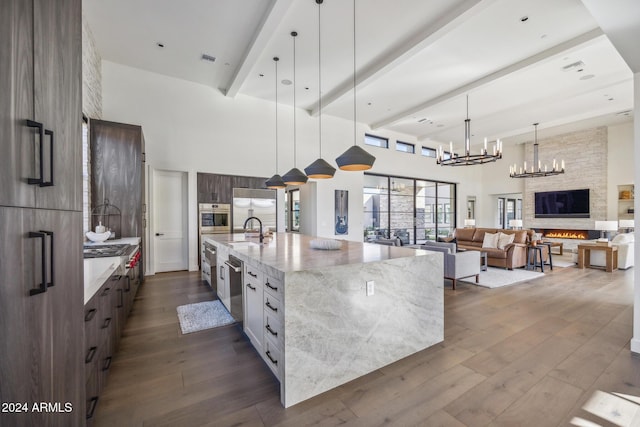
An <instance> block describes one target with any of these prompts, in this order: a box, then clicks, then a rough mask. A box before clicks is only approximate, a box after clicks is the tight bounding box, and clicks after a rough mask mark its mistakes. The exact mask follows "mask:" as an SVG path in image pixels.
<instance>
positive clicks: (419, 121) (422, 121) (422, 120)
mask: <svg viewBox="0 0 640 427" xmlns="http://www.w3.org/2000/svg"><path fill="white" fill-rule="evenodd" d="M426 121H427V119H420V120H418V123H424V122H426Z"/></svg>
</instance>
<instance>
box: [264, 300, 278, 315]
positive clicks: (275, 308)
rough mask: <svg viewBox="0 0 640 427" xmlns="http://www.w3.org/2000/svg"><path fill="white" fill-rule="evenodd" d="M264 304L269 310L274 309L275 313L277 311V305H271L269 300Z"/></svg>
mask: <svg viewBox="0 0 640 427" xmlns="http://www.w3.org/2000/svg"><path fill="white" fill-rule="evenodd" d="M264 305H266V306H267V307H269V308H270V309H271V310H273V311H275V312H276V313H277V312H278V307H274V306H272V305H271V303H270V302H269V301H267V302H266V303H265V304H264Z"/></svg>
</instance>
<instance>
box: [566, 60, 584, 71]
mask: <svg viewBox="0 0 640 427" xmlns="http://www.w3.org/2000/svg"><path fill="white" fill-rule="evenodd" d="M574 68H575V69H577V70H578V71H582V70H583V69H584V62H582V61H576V62H573V63H571V64H567V65H565V66H564V67H562V71H571V70H573V69H574Z"/></svg>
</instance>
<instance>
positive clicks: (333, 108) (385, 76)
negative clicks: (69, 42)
mask: <svg viewBox="0 0 640 427" xmlns="http://www.w3.org/2000/svg"><path fill="white" fill-rule="evenodd" d="M616 1H620V0H616ZM625 1H628V0H625ZM631 1H633V0H631ZM83 7H84V14H85V16H86V18H87V20H88V22H89V25H90V27H91V29H92V32H93V35H94V38H95V41H96V44H97V46H98V50H99V51H100V54H101V56H102V58H103V59H105V60H109V61H113V62H117V63H121V64H125V65H129V66H133V67H137V68H141V69H145V70H149V71H153V72H156V73H160V74H165V75H169V76H173V77H178V78H182V79H185V80H190V81H194V82H197V83H201V84H204V85H208V86H212V87H215V88H219V89H220V90H221V91H222V92H223V93H225V94H226V95H227V96H232V97H233V96H237V95H238V94H241V95H246V96H252V97H258V98H264V99H267V100H270V101H273V100H274V98H275V76H274V61H273V59H272V58H273V57H274V56H278V57H279V58H280V61H279V65H278V67H279V68H278V74H279V76H278V77H279V80H284V79H289V80H293V60H292V58H293V41H292V37H291V36H290V32H291V31H292V30H296V31H297V32H298V33H299V35H298V37H296V80H297V81H296V83H295V86H296V103H297V106H298V107H302V108H306V109H307V110H309V112H310V114H317V111H318V69H319V66H318V8H319V7H320V12H321V23H322V26H321V40H320V41H321V52H322V57H321V61H322V62H321V65H322V67H321V71H322V91H323V97H322V98H323V100H322V104H323V108H322V114H326V115H334V116H339V117H343V118H346V119H348V120H353V114H354V97H353V66H354V51H353V31H354V28H353V24H354V13H353V2H352V1H347V0H324V3H323V4H322V5H321V6H318V5H317V4H316V2H315V0H296V1H293V0H188V1H175V0H110V1H103V0H83ZM524 17H527V18H528V19H526V20H524V21H523V18H524ZM355 22H356V56H355V60H356V67H357V80H358V85H357V92H356V94H357V96H356V100H357V120H358V121H359V122H364V123H367V124H368V125H369V126H370V127H371V128H372V130H373V132H375V130H376V129H379V128H384V129H390V130H393V131H397V132H402V133H405V134H409V135H414V136H415V137H417V138H418V139H419V140H420V141H425V142H428V141H435V142H448V141H449V140H453V141H454V145H455V144H456V143H460V144H462V139H463V134H464V130H463V129H464V127H463V124H464V119H465V116H466V104H465V103H466V100H465V99H466V96H467V95H468V96H469V117H470V118H471V130H472V133H473V134H474V135H475V137H474V139H473V141H474V142H475V143H479V142H480V141H481V139H482V137H485V136H486V137H489V139H490V140H491V139H495V138H503V139H505V141H507V142H521V141H524V140H531V139H532V133H533V126H532V123H534V122H539V123H540V126H539V137H541V138H542V137H545V136H549V135H552V134H557V133H561V132H567V131H571V130H575V129H581V128H585V127H593V126H595V125H607V124H613V123H620V122H622V121H628V120H631V113H629V110H631V109H632V108H633V74H632V72H631V70H630V69H629V67H628V66H627V64H626V63H625V61H624V60H623V59H622V57H621V56H620V54H619V53H618V52H617V51H616V49H615V48H614V47H613V45H612V44H611V42H610V41H609V39H608V38H607V36H606V35H604V33H603V32H602V30H601V29H600V28H599V27H598V23H597V22H596V20H595V19H594V17H592V15H591V14H590V13H589V11H588V10H587V9H586V8H585V6H584V5H583V3H582V1H580V0H393V1H392V0H386V1H385V0H367V1H364V0H358V1H357V3H356V20H355ZM614 22H615V19H614ZM157 43H162V44H164V46H165V47H164V48H160V47H158V46H157ZM633 43H635V41H634V42H633ZM203 53H204V54H208V55H211V56H214V57H216V60H215V62H213V63H211V62H205V61H202V60H201V59H200V57H201V55H202V54H203ZM579 61H582V62H583V63H584V65H581V66H579V67H573V68H570V69H569V70H568V71H564V70H563V67H565V66H567V65H570V64H573V63H576V62H579ZM278 97H279V101H280V102H282V103H286V104H289V105H292V104H293V85H289V86H286V85H282V84H280V85H279V89H278ZM624 112H627V113H626V114H625V113H624ZM421 119H427V120H424V121H422V122H418V121H419V120H421Z"/></svg>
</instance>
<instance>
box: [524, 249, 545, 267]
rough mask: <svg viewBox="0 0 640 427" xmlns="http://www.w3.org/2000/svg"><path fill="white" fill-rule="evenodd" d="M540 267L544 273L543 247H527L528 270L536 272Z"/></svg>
mask: <svg viewBox="0 0 640 427" xmlns="http://www.w3.org/2000/svg"><path fill="white" fill-rule="evenodd" d="M538 267H540V271H542V272H543V273H544V262H543V258H542V246H531V245H529V246H527V265H526V267H525V268H526V269H527V270H534V271H535V269H536V268H538Z"/></svg>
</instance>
